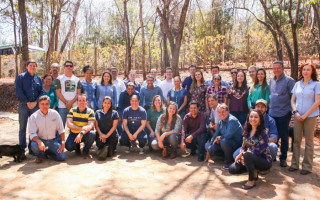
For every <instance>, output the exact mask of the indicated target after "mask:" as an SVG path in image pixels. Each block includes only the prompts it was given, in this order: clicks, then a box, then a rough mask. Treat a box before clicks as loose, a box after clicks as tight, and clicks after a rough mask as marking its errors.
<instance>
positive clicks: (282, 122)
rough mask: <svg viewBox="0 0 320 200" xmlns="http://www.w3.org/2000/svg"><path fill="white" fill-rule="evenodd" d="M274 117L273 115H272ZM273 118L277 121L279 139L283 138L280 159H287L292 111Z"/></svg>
mask: <svg viewBox="0 0 320 200" xmlns="http://www.w3.org/2000/svg"><path fill="white" fill-rule="evenodd" d="M271 117H272V116H271ZM273 119H274V120H275V121H276V126H277V130H278V136H279V138H278V141H279V139H280V138H281V147H280V151H281V154H280V156H279V157H280V160H286V159H287V153H288V149H289V132H288V127H289V123H290V119H291V112H288V113H287V114H286V115H285V116H283V117H273Z"/></svg>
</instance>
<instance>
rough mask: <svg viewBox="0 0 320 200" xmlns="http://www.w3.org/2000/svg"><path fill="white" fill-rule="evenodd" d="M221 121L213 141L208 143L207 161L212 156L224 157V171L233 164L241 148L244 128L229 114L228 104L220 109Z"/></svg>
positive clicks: (222, 105)
mask: <svg viewBox="0 0 320 200" xmlns="http://www.w3.org/2000/svg"><path fill="white" fill-rule="evenodd" d="M218 115H219V117H220V119H221V120H220V121H219V123H218V126H217V129H216V131H215V133H214V135H213V137H212V139H211V140H210V141H209V142H207V143H206V146H205V147H206V150H207V159H206V160H208V159H209V158H210V155H211V156H213V155H224V160H225V165H224V167H223V168H224V169H228V168H229V166H230V165H231V164H232V163H233V157H232V154H233V152H234V151H235V150H236V149H237V148H239V147H240V146H241V143H242V126H241V124H240V122H239V120H238V119H237V118H236V117H234V116H233V115H231V114H230V113H229V108H228V106H227V105H226V104H221V105H220V106H219V107H218Z"/></svg>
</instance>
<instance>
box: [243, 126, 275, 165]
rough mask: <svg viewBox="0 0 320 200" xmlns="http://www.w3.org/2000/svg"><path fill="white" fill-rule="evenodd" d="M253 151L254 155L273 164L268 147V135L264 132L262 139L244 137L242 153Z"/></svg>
mask: <svg viewBox="0 0 320 200" xmlns="http://www.w3.org/2000/svg"><path fill="white" fill-rule="evenodd" d="M246 151H251V152H252V153H253V154H254V155H256V156H258V157H262V158H264V159H266V160H267V162H268V163H269V164H270V165H271V164H272V157H271V154H270V149H269V147H268V135H267V133H266V132H264V133H263V134H262V135H260V137H256V136H253V137H244V138H243V144H242V147H241V151H240V152H246Z"/></svg>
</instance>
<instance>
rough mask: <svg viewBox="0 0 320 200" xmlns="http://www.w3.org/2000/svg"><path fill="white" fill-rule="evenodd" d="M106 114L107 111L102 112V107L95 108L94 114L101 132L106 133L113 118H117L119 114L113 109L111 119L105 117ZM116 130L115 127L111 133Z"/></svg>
mask: <svg viewBox="0 0 320 200" xmlns="http://www.w3.org/2000/svg"><path fill="white" fill-rule="evenodd" d="M107 115H108V113H104V112H103V109H101V110H97V111H96V114H95V117H96V120H97V122H98V126H99V129H100V131H101V132H102V133H103V134H107V133H108V132H109V131H110V129H111V128H112V126H113V121H114V120H119V114H118V112H117V111H115V110H112V114H111V120H108V119H107ZM116 132H117V129H115V131H114V132H113V133H112V134H115V133H116Z"/></svg>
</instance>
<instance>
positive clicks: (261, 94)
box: [247, 84, 270, 108]
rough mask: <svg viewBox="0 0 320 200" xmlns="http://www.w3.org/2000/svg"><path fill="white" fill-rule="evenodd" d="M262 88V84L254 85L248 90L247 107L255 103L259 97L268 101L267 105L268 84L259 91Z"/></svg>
mask: <svg viewBox="0 0 320 200" xmlns="http://www.w3.org/2000/svg"><path fill="white" fill-rule="evenodd" d="M261 89H262V84H260V85H256V86H255V87H254V89H253V90H252V91H250V93H249V96H248V99H247V101H248V107H249V108H251V107H252V106H253V105H255V104H256V101H257V100H259V99H264V100H266V101H267V102H268V105H269V103H270V99H269V95H270V89H269V85H267V86H266V87H265V88H264V91H263V92H262V91H261Z"/></svg>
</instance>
